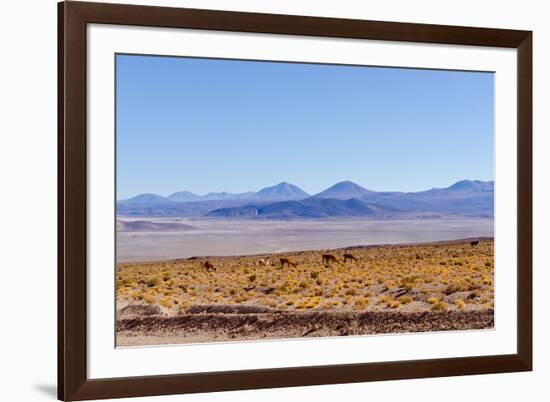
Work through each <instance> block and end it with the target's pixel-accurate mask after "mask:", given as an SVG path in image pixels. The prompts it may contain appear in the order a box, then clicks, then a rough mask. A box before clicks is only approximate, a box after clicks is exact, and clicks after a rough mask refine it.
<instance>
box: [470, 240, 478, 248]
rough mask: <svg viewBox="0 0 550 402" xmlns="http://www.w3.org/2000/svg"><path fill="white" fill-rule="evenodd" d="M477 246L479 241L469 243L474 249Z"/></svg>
mask: <svg viewBox="0 0 550 402" xmlns="http://www.w3.org/2000/svg"><path fill="white" fill-rule="evenodd" d="M478 244H479V240H475V241H471V242H470V246H472V247H475V246H477V245H478Z"/></svg>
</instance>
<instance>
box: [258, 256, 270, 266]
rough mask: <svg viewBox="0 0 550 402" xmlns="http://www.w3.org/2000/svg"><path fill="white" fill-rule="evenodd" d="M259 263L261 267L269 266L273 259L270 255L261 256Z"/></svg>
mask: <svg viewBox="0 0 550 402" xmlns="http://www.w3.org/2000/svg"><path fill="white" fill-rule="evenodd" d="M258 265H259V266H260V267H269V266H270V265H271V260H270V259H269V257H267V258H260V259H259V260H258Z"/></svg>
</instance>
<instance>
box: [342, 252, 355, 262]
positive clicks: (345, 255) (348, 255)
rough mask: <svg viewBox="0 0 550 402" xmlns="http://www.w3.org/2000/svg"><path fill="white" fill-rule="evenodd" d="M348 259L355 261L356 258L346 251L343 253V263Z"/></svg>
mask: <svg viewBox="0 0 550 402" xmlns="http://www.w3.org/2000/svg"><path fill="white" fill-rule="evenodd" d="M348 260H350V261H354V262H357V258H355V256H354V255H353V254H350V253H346V254H344V264H345V263H346V262H347V261H348Z"/></svg>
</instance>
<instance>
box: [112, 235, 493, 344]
mask: <svg viewBox="0 0 550 402" xmlns="http://www.w3.org/2000/svg"><path fill="white" fill-rule="evenodd" d="M472 240H474V239H464V240H454V241H447V242H439V243H425V244H409V245H383V246H362V247H350V248H339V249H331V250H327V249H323V250H310V251H297V252H284V253H273V254H262V255H253V256H250V255H249V256H226V257H221V256H214V257H194V258H185V259H184V258H181V259H174V260H163V261H158V262H142V263H140V262H122V263H119V264H118V265H117V273H116V279H117V280H116V289H117V290H116V292H117V346H138V345H158V344H178V343H179V344H182V343H195V342H219V341H231V340H249V339H265V338H271V339H273V338H295V337H319V336H339V335H365V334H382V333H403V332H419V331H441V330H472V329H488V328H492V327H493V326H494V318H493V317H494V315H493V311H494V302H493V297H494V291H493V278H494V258H493V247H494V242H493V239H492V238H478V239H475V240H476V241H478V244H475V245H472V244H471V242H472ZM322 254H332V255H334V256H335V257H336V259H337V262H334V261H332V262H327V263H326V261H323V260H322ZM344 254H351V255H353V257H355V258H356V260H355V261H353V260H352V261H350V260H348V261H347V262H345V263H344V261H343V260H344ZM268 257H269V259H270V264H269V265H263V264H261V262H262V261H260V260H265V259H267V258H268ZM281 258H286V259H288V260H290V262H292V263H295V266H288V265H285V266H284V267H282V266H281ZM207 261H208V263H209V264H211V265H212V267H210V268H209V269H208V268H205V263H206V262H207ZM209 264H206V265H207V266H208V265H209Z"/></svg>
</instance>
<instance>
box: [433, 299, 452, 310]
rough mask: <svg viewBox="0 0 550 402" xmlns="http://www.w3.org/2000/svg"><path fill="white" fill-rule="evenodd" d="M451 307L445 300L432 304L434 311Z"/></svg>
mask: <svg viewBox="0 0 550 402" xmlns="http://www.w3.org/2000/svg"><path fill="white" fill-rule="evenodd" d="M448 308H449V306H448V305H447V303H445V302H442V301H440V302H437V303H435V304H434V305H433V306H432V311H446V310H447V309H448Z"/></svg>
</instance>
